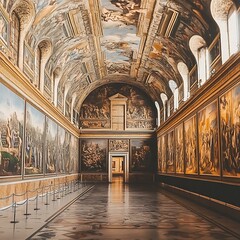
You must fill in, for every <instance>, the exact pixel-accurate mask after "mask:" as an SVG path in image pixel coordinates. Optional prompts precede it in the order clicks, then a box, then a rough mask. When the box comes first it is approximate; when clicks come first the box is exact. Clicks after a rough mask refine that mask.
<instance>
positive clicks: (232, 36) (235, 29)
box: [228, 4, 240, 56]
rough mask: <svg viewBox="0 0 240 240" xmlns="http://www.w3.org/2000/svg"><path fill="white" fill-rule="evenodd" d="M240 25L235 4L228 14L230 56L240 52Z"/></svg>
mask: <svg viewBox="0 0 240 240" xmlns="http://www.w3.org/2000/svg"><path fill="white" fill-rule="evenodd" d="M239 27H240V24H239V22H238V13H237V9H236V7H235V5H234V4H233V5H232V7H231V8H230V10H229V13H228V38H229V52H230V56H231V55H232V54H234V53H236V52H238V51H239V48H240V46H239V44H240V40H239V39H240V37H239V35H240V30H239Z"/></svg>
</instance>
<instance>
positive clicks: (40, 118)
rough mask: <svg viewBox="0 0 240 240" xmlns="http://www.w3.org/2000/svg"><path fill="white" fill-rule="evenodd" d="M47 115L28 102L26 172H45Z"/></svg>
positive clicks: (27, 173) (28, 173)
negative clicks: (44, 156)
mask: <svg viewBox="0 0 240 240" xmlns="http://www.w3.org/2000/svg"><path fill="white" fill-rule="evenodd" d="M44 147H45V115H44V114H43V113H42V112H40V111H39V110H37V109H36V108H35V107H33V106H32V105H30V104H29V103H27V104H26V133H25V174H26V175H30V174H43V154H44Z"/></svg>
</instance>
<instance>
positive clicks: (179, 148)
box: [175, 123, 184, 173]
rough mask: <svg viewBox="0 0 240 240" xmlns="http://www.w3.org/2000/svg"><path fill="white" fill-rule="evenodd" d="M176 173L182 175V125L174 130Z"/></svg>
mask: <svg viewBox="0 0 240 240" xmlns="http://www.w3.org/2000/svg"><path fill="white" fill-rule="evenodd" d="M175 144H176V146H175V154H176V173H184V146H183V123H181V124H180V125H178V126H177V127H176V128H175Z"/></svg>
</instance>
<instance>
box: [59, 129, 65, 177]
mask: <svg viewBox="0 0 240 240" xmlns="http://www.w3.org/2000/svg"><path fill="white" fill-rule="evenodd" d="M64 139H65V129H64V128H62V127H61V126H58V155H57V172H58V173H64V172H65V163H64V149H63V148H64Z"/></svg>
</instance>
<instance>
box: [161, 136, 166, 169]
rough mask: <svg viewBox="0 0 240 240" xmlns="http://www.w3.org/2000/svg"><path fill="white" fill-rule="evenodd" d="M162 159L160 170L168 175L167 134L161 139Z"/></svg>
mask: <svg viewBox="0 0 240 240" xmlns="http://www.w3.org/2000/svg"><path fill="white" fill-rule="evenodd" d="M160 158H161V163H160V168H161V172H162V173H166V171H167V162H166V159H167V134H166V135H162V136H161V137H160Z"/></svg>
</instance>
